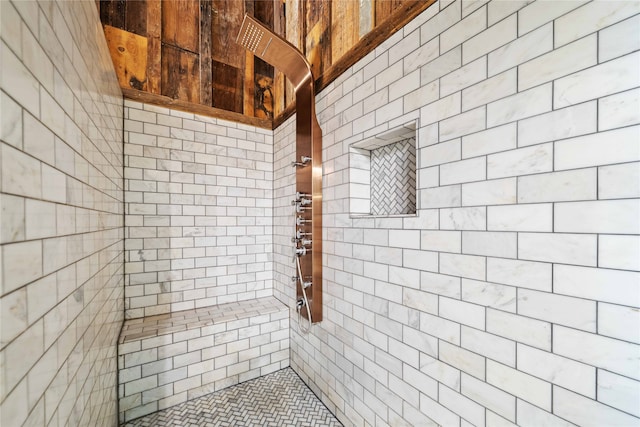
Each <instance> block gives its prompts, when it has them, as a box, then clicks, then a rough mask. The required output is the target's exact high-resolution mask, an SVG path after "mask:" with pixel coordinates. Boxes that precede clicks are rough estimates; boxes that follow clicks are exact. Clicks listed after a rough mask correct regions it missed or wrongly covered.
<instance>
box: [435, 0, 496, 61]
mask: <svg viewBox="0 0 640 427" xmlns="http://www.w3.org/2000/svg"><path fill="white" fill-rule="evenodd" d="M485 28H487V8H486V7H482V8H480V9H478V10H476V11H475V12H473V13H472V14H470V15H469V16H467V17H465V18H464V19H462V21H460V22H458V23H457V24H455V25H453V26H451V28H449V29H447V30H445V31H443V32H442V33H441V34H440V52H446V51H448V50H449V49H451V48H453V47H455V46H457V45H459V44H461V43H463V42H464V41H465V40H468V39H470V38H471V37H473V36H474V35H476V34H478V33H479V32H481V31H482V30H484V29H485Z"/></svg>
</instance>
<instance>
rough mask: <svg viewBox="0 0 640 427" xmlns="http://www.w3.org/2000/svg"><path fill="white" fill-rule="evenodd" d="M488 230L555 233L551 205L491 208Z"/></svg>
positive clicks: (537, 204)
mask: <svg viewBox="0 0 640 427" xmlns="http://www.w3.org/2000/svg"><path fill="white" fill-rule="evenodd" d="M487 229H488V230H490V231H532V232H552V231H553V206H552V204H551V203H536V204H522V205H505V206H489V207H488V208H487Z"/></svg>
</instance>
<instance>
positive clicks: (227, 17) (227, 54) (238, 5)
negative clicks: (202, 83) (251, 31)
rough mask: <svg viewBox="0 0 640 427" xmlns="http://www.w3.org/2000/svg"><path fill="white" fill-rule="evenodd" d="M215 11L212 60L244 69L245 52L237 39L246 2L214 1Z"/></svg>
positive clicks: (237, 0) (233, 0) (234, 0)
mask: <svg viewBox="0 0 640 427" xmlns="http://www.w3.org/2000/svg"><path fill="white" fill-rule="evenodd" d="M213 11H214V12H213V25H212V27H211V29H212V31H213V36H212V49H211V58H212V59H213V60H214V61H218V62H221V63H224V64H227V65H230V66H232V67H235V68H240V69H243V68H244V58H245V50H244V48H243V47H242V46H240V45H239V44H238V43H236V37H237V36H238V33H239V32H240V26H241V25H242V18H243V16H244V0H213ZM214 80H215V76H214Z"/></svg>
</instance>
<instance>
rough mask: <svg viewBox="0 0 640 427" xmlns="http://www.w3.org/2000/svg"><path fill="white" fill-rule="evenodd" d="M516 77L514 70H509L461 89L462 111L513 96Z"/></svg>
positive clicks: (515, 90)
mask: <svg viewBox="0 0 640 427" xmlns="http://www.w3.org/2000/svg"><path fill="white" fill-rule="evenodd" d="M517 77H518V74H517V71H516V69H511V70H507V71H504V72H502V73H499V74H496V75H495V76H490V77H489V78H488V79H486V80H482V81H480V82H479V83H476V84H474V85H473V86H469V87H467V88H465V89H463V90H462V111H467V110H470V109H472V108H476V107H478V106H480V105H484V104H489V103H490V102H493V101H496V100H498V99H501V98H506V97H507V96H510V95H513V94H515V93H516V92H517V90H518V88H517V81H518V79H517Z"/></svg>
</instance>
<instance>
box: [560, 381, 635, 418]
mask: <svg viewBox="0 0 640 427" xmlns="http://www.w3.org/2000/svg"><path fill="white" fill-rule="evenodd" d="M553 412H554V414H556V415H558V416H559V417H562V418H564V419H565V420H569V421H571V422H572V423H574V424H576V425H584V426H599V425H603V424H609V425H633V424H634V423H637V418H636V417H633V416H632V415H629V414H626V413H624V412H621V411H618V410H616V409H614V408H612V407H610V406H607V405H603V404H602V403H599V402H596V401H595V400H591V399H589V398H586V397H584V396H581V395H579V394H576V393H572V392H570V391H568V390H565V389H563V388H561V387H557V386H554V387H553Z"/></svg>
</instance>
